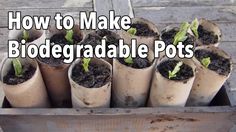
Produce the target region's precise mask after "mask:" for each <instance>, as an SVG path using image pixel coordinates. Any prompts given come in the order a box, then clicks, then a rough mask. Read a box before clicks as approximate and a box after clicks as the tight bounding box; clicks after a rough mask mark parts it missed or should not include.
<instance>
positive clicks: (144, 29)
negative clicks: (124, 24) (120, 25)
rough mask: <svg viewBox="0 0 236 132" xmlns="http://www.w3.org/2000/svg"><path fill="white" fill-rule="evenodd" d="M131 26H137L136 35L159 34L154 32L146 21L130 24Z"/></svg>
mask: <svg viewBox="0 0 236 132" xmlns="http://www.w3.org/2000/svg"><path fill="white" fill-rule="evenodd" d="M130 26H131V28H136V29H137V32H136V34H135V35H136V36H157V35H158V34H157V33H156V32H154V31H153V30H152V29H150V28H149V26H148V25H147V24H145V23H133V24H131V25H130Z"/></svg>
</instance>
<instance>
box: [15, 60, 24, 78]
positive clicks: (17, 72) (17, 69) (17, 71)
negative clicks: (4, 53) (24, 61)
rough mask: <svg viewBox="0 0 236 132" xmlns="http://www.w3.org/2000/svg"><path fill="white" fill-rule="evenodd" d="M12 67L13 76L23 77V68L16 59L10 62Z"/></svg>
mask: <svg viewBox="0 0 236 132" xmlns="http://www.w3.org/2000/svg"><path fill="white" fill-rule="evenodd" d="M12 65H13V68H14V71H15V76H17V77H21V76H22V75H23V68H22V65H21V62H20V60H19V59H18V58H15V59H13V60H12Z"/></svg>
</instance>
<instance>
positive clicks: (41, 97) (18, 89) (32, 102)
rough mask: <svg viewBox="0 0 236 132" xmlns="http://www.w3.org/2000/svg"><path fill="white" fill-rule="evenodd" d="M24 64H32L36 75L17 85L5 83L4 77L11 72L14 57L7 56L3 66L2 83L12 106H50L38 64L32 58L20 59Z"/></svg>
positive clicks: (0, 83) (1, 72) (0, 82)
mask: <svg viewBox="0 0 236 132" xmlns="http://www.w3.org/2000/svg"><path fill="white" fill-rule="evenodd" d="M20 61H21V63H22V65H23V66H24V65H25V64H27V63H28V64H30V65H32V66H33V67H35V68H36V70H35V73H34V75H33V76H32V77H31V78H30V79H29V80H26V81H25V82H23V83H20V84H16V85H9V84H6V83H3V77H4V76H5V75H6V74H7V73H8V72H9V70H10V68H11V65H12V59H8V58H5V59H3V61H2V66H1V69H0V70H1V71H0V75H1V81H0V85H1V87H2V88H3V90H4V93H5V96H6V98H7V100H8V101H9V102H10V104H11V106H12V107H22V108H33V107H34V108H46V107H49V106H50V104H49V100H48V95H47V91H46V87H45V85H44V82H43V79H42V76H41V73H40V70H39V67H38V64H37V62H36V61H35V60H32V59H28V58H27V59H20Z"/></svg>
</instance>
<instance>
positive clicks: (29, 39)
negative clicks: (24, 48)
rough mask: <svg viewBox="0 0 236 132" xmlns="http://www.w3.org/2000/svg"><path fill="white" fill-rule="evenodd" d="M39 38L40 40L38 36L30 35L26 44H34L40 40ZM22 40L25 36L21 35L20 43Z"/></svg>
mask: <svg viewBox="0 0 236 132" xmlns="http://www.w3.org/2000/svg"><path fill="white" fill-rule="evenodd" d="M38 38H39V37H38V36H34V35H29V38H28V39H27V40H26V43H30V42H33V41H34V40H36V39H38ZM22 39H23V35H22V34H21V35H20V36H19V37H18V42H21V40H22Z"/></svg>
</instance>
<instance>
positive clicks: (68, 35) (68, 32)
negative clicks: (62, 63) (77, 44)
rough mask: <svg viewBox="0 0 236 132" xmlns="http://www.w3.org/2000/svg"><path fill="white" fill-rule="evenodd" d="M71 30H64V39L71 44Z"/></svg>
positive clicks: (72, 41)
mask: <svg viewBox="0 0 236 132" xmlns="http://www.w3.org/2000/svg"><path fill="white" fill-rule="evenodd" d="M73 33H74V32H73V30H68V31H66V36H65V38H66V40H67V41H68V42H69V43H70V44H73V43H74V40H73Z"/></svg>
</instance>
